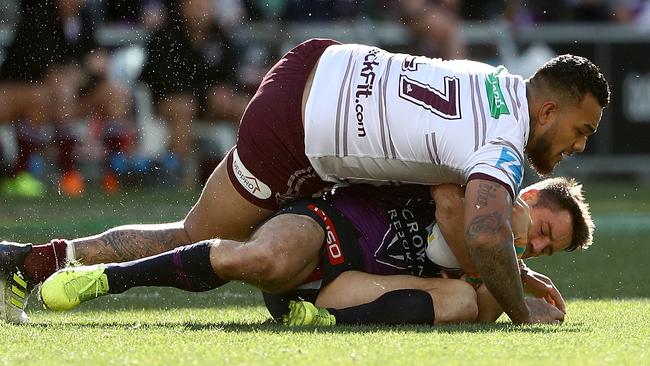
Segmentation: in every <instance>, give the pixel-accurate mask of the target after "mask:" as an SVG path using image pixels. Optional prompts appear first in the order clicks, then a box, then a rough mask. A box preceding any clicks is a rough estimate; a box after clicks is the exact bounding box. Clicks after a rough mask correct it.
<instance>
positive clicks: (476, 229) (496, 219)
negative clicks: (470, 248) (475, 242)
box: [466, 211, 502, 238]
mask: <svg viewBox="0 0 650 366" xmlns="http://www.w3.org/2000/svg"><path fill="white" fill-rule="evenodd" d="M501 227H502V220H501V214H499V212H498V211H493V212H492V213H489V214H486V215H480V216H476V217H475V218H474V220H472V222H471V223H470V224H469V226H468V227H467V233H466V234H467V236H468V237H470V238H474V237H477V236H479V235H482V234H496V233H498V232H499V230H501Z"/></svg>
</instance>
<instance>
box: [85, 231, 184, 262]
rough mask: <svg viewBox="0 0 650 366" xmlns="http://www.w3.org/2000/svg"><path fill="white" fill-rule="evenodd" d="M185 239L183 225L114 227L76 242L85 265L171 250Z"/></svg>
mask: <svg viewBox="0 0 650 366" xmlns="http://www.w3.org/2000/svg"><path fill="white" fill-rule="evenodd" d="M185 244H189V243H188V242H186V239H185V233H184V231H183V229H181V228H164V229H162V228H161V229H151V228H148V229H145V228H142V229H138V228H134V227H128V228H126V227H125V228H115V229H112V230H109V231H107V232H105V233H103V234H101V235H98V236H96V237H92V238H87V239H83V240H81V241H79V242H77V243H76V244H75V248H76V252H77V258H78V259H79V260H81V262H83V263H84V264H92V263H101V262H103V263H110V262H124V261H130V260H134V259H139V258H144V257H148V256H151V255H156V254H160V253H162V252H165V251H168V250H172V249H174V248H176V247H179V246H181V245H185Z"/></svg>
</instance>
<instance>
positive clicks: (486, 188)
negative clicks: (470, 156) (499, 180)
mask: <svg viewBox="0 0 650 366" xmlns="http://www.w3.org/2000/svg"><path fill="white" fill-rule="evenodd" d="M495 184H496V183H492V182H480V183H479V185H478V191H477V193H476V194H477V197H476V203H475V204H476V205H477V206H479V207H484V206H487V204H488V200H489V199H490V198H496V190H497V188H496V186H495Z"/></svg>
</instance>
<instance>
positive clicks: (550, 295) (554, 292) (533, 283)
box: [521, 263, 566, 314]
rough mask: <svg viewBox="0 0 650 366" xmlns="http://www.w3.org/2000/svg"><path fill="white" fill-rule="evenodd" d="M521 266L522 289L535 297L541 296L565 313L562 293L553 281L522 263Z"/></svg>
mask: <svg viewBox="0 0 650 366" xmlns="http://www.w3.org/2000/svg"><path fill="white" fill-rule="evenodd" d="M521 266H522V267H521V282H522V284H523V285H524V291H526V292H527V293H529V294H531V295H533V296H535V297H538V298H543V299H544V300H546V302H548V303H549V304H551V305H554V306H555V307H556V308H558V310H560V311H561V312H563V313H564V314H566V305H565V303H564V298H562V294H561V293H560V291H559V290H558V289H557V287H555V284H554V283H553V281H552V280H551V279H550V278H549V277H547V276H545V275H543V274H541V273H539V272H535V271H533V270H532V269H530V268H528V267H527V266H526V265H525V264H523V263H522V264H521Z"/></svg>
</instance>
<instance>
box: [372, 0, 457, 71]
mask: <svg viewBox="0 0 650 366" xmlns="http://www.w3.org/2000/svg"><path fill="white" fill-rule="evenodd" d="M375 2H376V4H377V6H379V8H380V9H382V13H384V15H383V17H386V16H388V18H387V19H391V20H392V19H399V20H400V22H401V23H403V24H404V25H406V27H407V28H408V29H409V30H410V32H411V35H412V38H413V44H412V45H411V46H410V47H409V49H406V50H403V51H406V52H410V53H414V54H420V55H424V56H428V57H441V58H445V59H458V58H464V57H465V53H466V49H465V43H464V41H463V39H462V36H461V32H460V29H461V20H460V11H461V1H460V0H402V1H390V0H375ZM380 16H382V15H380Z"/></svg>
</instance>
